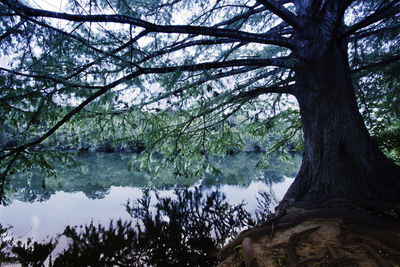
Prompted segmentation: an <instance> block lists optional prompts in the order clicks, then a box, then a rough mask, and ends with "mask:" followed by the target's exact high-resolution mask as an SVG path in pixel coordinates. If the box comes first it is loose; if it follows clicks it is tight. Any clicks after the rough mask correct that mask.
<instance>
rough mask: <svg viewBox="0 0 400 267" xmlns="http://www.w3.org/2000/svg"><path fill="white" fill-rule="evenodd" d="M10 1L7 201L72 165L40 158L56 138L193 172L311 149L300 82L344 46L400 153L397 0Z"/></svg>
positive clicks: (370, 122)
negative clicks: (233, 158)
mask: <svg viewBox="0 0 400 267" xmlns="http://www.w3.org/2000/svg"><path fill="white" fill-rule="evenodd" d="M0 2H1V4H0V5H1V12H0V21H1V24H0V25H1V33H0V46H1V50H0V55H1V58H2V62H3V63H2V65H1V67H0V72H1V76H0V86H1V92H0V120H1V121H0V124H1V125H2V128H3V133H2V143H1V146H0V160H1V161H0V162H1V163H0V167H1V173H2V193H4V186H5V182H6V180H7V177H8V176H9V175H12V174H14V173H16V172H18V171H19V170H27V169H29V168H32V167H36V166H39V167H40V168H42V169H43V170H44V171H47V172H49V174H51V170H53V169H54V166H53V165H54V162H55V161H57V162H61V163H65V164H66V165H68V164H74V162H73V160H72V159H71V158H69V157H68V156H67V155H63V154H59V153H52V151H49V149H45V150H43V149H40V145H43V144H46V142H49V140H50V139H51V138H49V137H51V136H57V135H58V136H62V137H63V138H66V139H65V140H67V142H70V143H77V142H83V141H82V140H90V142H101V141H102V140H103V141H104V140H112V142H115V143H118V142H121V143H128V142H132V141H139V142H144V144H145V147H146V152H145V153H142V154H140V160H134V161H133V164H132V165H133V167H135V168H139V169H147V170H149V171H155V168H158V167H159V166H158V167H155V166H154V164H152V160H151V159H152V153H153V152H155V151H157V153H160V154H161V155H163V160H164V161H165V162H173V164H174V166H175V169H176V174H177V175H182V176H185V175H186V176H187V175H191V174H198V173H200V172H202V171H203V170H206V169H207V170H209V171H216V170H215V169H214V167H213V165H212V164H211V163H210V161H209V158H208V155H211V154H224V153H227V152H229V151H232V150H239V149H240V148H242V147H243V146H244V145H245V141H246V140H247V139H249V138H255V139H258V140H276V142H275V144H274V145H271V147H269V148H268V149H271V150H279V149H281V150H284V149H286V146H285V145H286V143H287V142H288V140H291V142H292V143H294V144H295V147H297V148H298V149H299V150H301V149H302V148H303V144H302V141H301V140H302V135H303V133H302V131H301V130H302V122H301V120H300V113H301V112H311V111H308V110H307V111H306V109H304V108H303V109H302V108H301V107H300V108H301V110H300V111H299V108H298V106H297V103H296V99H297V100H298V99H299V97H300V96H301V97H302V95H303V94H304V93H305V92H307V90H309V89H310V88H308V86H307V85H306V84H305V83H303V82H302V81H304V79H303V78H302V77H303V76H302V77H300V78H299V75H298V73H299V72H301V69H302V68H303V67H302V66H305V64H308V63H307V62H312V58H314V57H315V58H318V53H321V54H323V53H325V52H324V51H325V50H324V49H325V48H326V49H327V50H329V49H330V48H329V47H333V46H335V44H336V43H340V45H343V46H345V48H344V51H345V52H346V53H347V55H348V56H347V60H348V62H347V63H348V64H347V66H345V67H346V71H348V72H349V75H350V74H351V78H352V83H353V85H354V87H355V95H356V98H357V103H358V108H359V109H360V111H361V113H362V115H363V118H364V121H365V122H366V124H367V126H368V128H369V130H370V132H371V133H372V134H373V135H375V136H376V139H377V140H378V141H379V140H383V141H382V142H380V143H381V145H382V147H383V148H384V149H386V152H387V154H388V155H391V156H392V157H394V158H396V157H397V158H398V157H399V155H398V150H397V152H396V149H395V148H396V146H397V148H398V147H399V142H398V140H399V138H398V136H399V134H398V133H399V129H400V124H399V112H400V110H399V107H400V102H399V101H400V99H399V87H398V86H399V80H398V77H400V76H399V70H400V66H399V64H400V63H399V62H400V61H399V58H400V51H399V47H400V46H399V38H398V36H399V29H400V23H399V13H400V4H399V1H397V0H392V1H387V0H382V1H370V0H364V1H362V0H354V1H351V0H347V1H334V0H324V1H322V0H313V1H311V0H295V1H286V0H282V1H272V0H259V1H251V0H249V1H232V0H202V1H186V0H152V1H125V0H81V1H78V0H69V2H68V4H65V6H64V7H63V8H62V9H61V8H60V9H57V10H55V11H50V10H46V9H45V8H42V7H40V5H38V4H36V3H35V2H34V1H32V2H29V3H27V2H24V1H11V0H1V1H0ZM321 21H322V22H323V23H322V22H321ZM317 43H318V44H319V45H320V44H321V46H320V48H318V47H317V46H316V45H315V46H314V47H313V44H317ZM322 44H323V45H322ZM304 47H312V48H313V49H304ZM310 51H312V52H310ZM347 67H348V68H349V69H348V70H347ZM300 76H301V75H300ZM335 77H336V76H335ZM337 77H339V79H340V76H337ZM302 79H303V80H302ZM293 96H294V97H293ZM302 110H303V111H302ZM303 114H304V113H303ZM303 122H304V120H303ZM276 131H279V132H280V133H281V134H280V135H279V138H280V140H277V139H276V138H275V137H274V136H273V134H274V132H276ZM393 133H394V134H393ZM382 134H383V136H385V134H387V135H389V136H391V138H390V140H391V141H390V142H389V143H388V142H386V143H385V140H386V138H383V139H382ZM390 134H391V135H390ZM396 138H397V139H396ZM396 140H397V141H396ZM396 142H397V143H396ZM49 144H52V143H51V142H49ZM306 147H310V146H308V145H307V144H306ZM50 150H51V146H50ZM396 153H397V154H396ZM161 166H162V165H161Z"/></svg>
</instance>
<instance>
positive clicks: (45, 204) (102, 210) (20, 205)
mask: <svg viewBox="0 0 400 267" xmlns="http://www.w3.org/2000/svg"><path fill="white" fill-rule="evenodd" d="M75 157H76V159H77V160H78V161H79V162H81V165H80V167H79V168H71V169H60V170H58V171H59V172H60V174H59V176H58V177H56V178H46V177H45V175H43V174H42V173H40V172H39V171H38V172H34V173H32V174H31V175H27V174H25V173H20V174H17V175H16V176H15V179H13V180H12V181H11V183H10V184H9V190H8V195H7V205H5V206H1V207H0V218H1V222H2V224H3V225H7V224H9V225H12V226H13V228H12V229H11V230H10V232H11V233H13V236H14V237H17V238H18V239H21V240H25V239H26V238H28V237H33V238H34V239H35V240H39V241H40V240H42V239H45V238H46V237H47V236H50V237H52V236H55V235H56V234H59V233H61V232H62V231H63V229H64V227H65V226H67V225H71V226H72V225H80V224H87V223H90V222H91V221H93V222H94V223H102V224H108V223H109V221H110V220H112V219H113V220H116V219H120V218H121V219H127V220H128V219H130V216H129V214H128V213H127V212H126V208H125V206H124V205H125V204H126V203H127V201H128V199H129V200H131V201H135V200H137V199H139V198H140V197H141V196H142V190H143V189H144V188H151V189H155V190H157V192H158V193H159V194H161V195H162V196H172V195H173V192H174V189H176V188H186V187H188V188H193V187H194V186H201V187H202V188H203V189H204V192H205V193H210V192H212V191H215V190H217V189H218V190H220V191H221V192H222V193H224V194H225V195H226V197H227V201H228V202H229V203H231V204H239V203H241V202H244V203H246V209H248V210H249V211H250V212H253V213H254V210H255V208H256V206H257V201H256V197H257V194H258V192H267V193H268V194H270V195H271V197H272V199H273V200H274V201H273V203H275V204H277V201H279V200H280V199H281V198H282V196H283V194H284V193H285V192H286V190H287V188H288V187H289V185H290V184H291V182H292V180H293V178H294V176H295V174H296V173H297V171H298V168H299V166H300V163H301V156H300V155H299V154H293V155H292V157H291V159H285V160H282V159H281V158H279V157H278V156H274V157H273V158H272V159H271V161H270V163H269V167H268V168H257V167H256V164H257V163H258V162H259V161H260V159H261V158H262V153H255V152H241V153H237V154H233V155H226V156H224V157H214V158H213V159H212V160H213V163H214V164H215V166H216V167H217V168H218V169H219V170H220V173H219V174H216V175H211V174H205V175H204V176H203V177H190V178H183V177H176V176H175V175H174V174H173V172H172V169H169V168H168V167H167V168H164V169H163V170H161V171H160V172H159V173H158V174H157V175H156V176H151V175H150V174H148V173H145V172H136V171H133V170H129V169H128V163H129V161H130V160H131V156H130V154H128V153H98V152H80V153H76V156H75ZM153 197H154V195H153ZM272 205H273V204H272ZM271 208H272V206H271Z"/></svg>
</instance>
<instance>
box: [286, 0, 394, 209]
mask: <svg viewBox="0 0 400 267" xmlns="http://www.w3.org/2000/svg"><path fill="white" fill-rule="evenodd" d="M299 2H300V3H299ZM322 2H325V1H322ZM344 2H345V1H342V2H341V1H330V2H329V3H328V4H327V5H326V6H321V5H323V4H321V1H318V0H317V1H311V0H308V1H306V0H304V1H298V3H297V5H296V7H297V10H298V13H299V14H300V17H301V18H302V21H303V25H308V26H306V27H304V29H303V30H300V31H298V36H297V37H298V39H299V40H302V44H303V45H302V47H301V49H299V50H298V51H297V52H296V57H297V58H298V59H299V62H298V66H297V68H296V85H297V86H298V89H297V90H296V94H295V96H296V98H297V100H298V103H299V106H300V113H301V118H302V121H303V131H304V142H305V143H304V157H303V162H302V166H301V168H300V171H299V173H298V175H297V177H296V179H295V181H294V183H293V184H292V186H291V187H290V189H289V190H288V192H287V193H286V195H285V197H284V201H290V202H293V200H294V201H298V200H306V201H323V200H326V199H330V198H336V197H341V198H351V199H360V200H373V201H379V202H380V203H391V204H396V203H397V204H398V203H400V194H399V192H400V168H399V167H398V166H397V165H395V164H394V163H393V162H391V161H390V160H388V159H387V158H386V157H385V155H384V154H383V153H382V152H381V151H380V150H379V148H378V147H377V145H376V144H375V143H374V142H373V140H372V139H371V137H370V135H369V133H368V130H367V128H366V126H365V125H364V121H363V119H362V117H361V114H360V112H359V110H358V107H357V102H356V98H355V92H354V87H353V84H352V80H351V76H350V67H349V60H348V54H347V40H346V39H345V38H341V37H340V36H341V32H340V29H344V28H345V27H341V26H342V25H344V24H343V21H342V20H343V15H342V14H341V13H342V12H344V9H345V4H344ZM316 3H317V5H315V4H316Z"/></svg>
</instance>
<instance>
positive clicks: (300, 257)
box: [219, 200, 400, 267]
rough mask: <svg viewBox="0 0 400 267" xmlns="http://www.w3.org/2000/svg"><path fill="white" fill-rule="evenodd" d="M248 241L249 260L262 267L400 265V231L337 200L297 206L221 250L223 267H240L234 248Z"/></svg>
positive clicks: (246, 232)
mask: <svg viewBox="0 0 400 267" xmlns="http://www.w3.org/2000/svg"><path fill="white" fill-rule="evenodd" d="M341 204H343V205H341ZM282 214H283V215H282ZM250 238H251V239H250ZM245 239H246V240H252V245H251V246H252V248H253V250H252V252H251V254H248V255H250V256H249V258H250V259H252V258H254V259H256V260H257V262H258V265H254V266H260V267H261V266H395V264H398V263H400V225H399V224H395V223H392V222H390V221H387V220H383V219H381V218H378V217H374V216H372V215H370V214H369V213H368V212H366V211H365V210H364V209H362V208H358V207H355V206H353V205H352V204H351V202H349V201H346V200H336V201H333V200H331V201H329V202H328V204H327V205H324V206H323V205H318V206H317V205H314V204H309V203H297V205H296V203H295V204H294V205H292V206H291V207H289V208H288V209H286V211H285V212H284V213H281V216H280V217H279V218H277V217H275V220H272V221H269V222H266V223H264V224H263V225H262V226H260V227H256V228H253V229H250V230H247V231H244V232H242V233H241V234H240V235H239V236H238V237H237V238H236V239H235V240H233V241H232V242H231V243H229V244H228V245H227V246H225V247H224V248H223V249H221V251H220V254H219V255H220V257H221V258H222V259H224V262H223V263H222V264H221V266H235V264H233V261H232V259H231V257H230V255H231V254H232V253H231V251H232V247H234V246H236V245H237V244H242V245H243V244H245V243H246V242H248V241H246V242H243V241H244V240H245ZM242 242H243V243H242ZM382 251H383V252H382ZM250 263H251V261H249V260H247V262H246V264H245V266H253V265H249V264H250Z"/></svg>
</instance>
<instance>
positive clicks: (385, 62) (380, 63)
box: [351, 55, 400, 73]
mask: <svg viewBox="0 0 400 267" xmlns="http://www.w3.org/2000/svg"><path fill="white" fill-rule="evenodd" d="M399 60H400V55H395V56H392V57H390V58H387V59H384V60H381V61H378V62H374V63H371V64H367V65H364V66H360V67H358V68H355V69H352V70H351V73H357V72H360V71H363V70H367V69H372V68H377V67H381V66H385V65H388V64H391V63H393V62H398V61H399Z"/></svg>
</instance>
